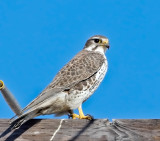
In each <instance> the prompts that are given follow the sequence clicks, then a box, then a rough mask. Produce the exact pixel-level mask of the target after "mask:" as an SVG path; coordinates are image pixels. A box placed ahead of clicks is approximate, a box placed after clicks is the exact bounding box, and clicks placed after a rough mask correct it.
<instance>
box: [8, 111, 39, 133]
mask: <svg viewBox="0 0 160 141" xmlns="http://www.w3.org/2000/svg"><path fill="white" fill-rule="evenodd" d="M36 116H39V114H38V110H37V109H36V110H34V111H31V112H27V113H25V114H23V115H21V116H20V117H18V118H17V119H15V120H14V121H13V122H12V123H11V129H12V130H13V129H18V128H19V127H20V126H21V125H22V124H24V123H25V122H26V121H28V120H29V119H32V118H34V117H36Z"/></svg>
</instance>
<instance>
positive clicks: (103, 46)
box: [84, 35, 109, 53]
mask: <svg viewBox="0 0 160 141" xmlns="http://www.w3.org/2000/svg"><path fill="white" fill-rule="evenodd" d="M107 48H108V49H109V41H108V38H106V37H105V36H101V35H95V36H92V37H91V38H89V39H88V40H87V42H86V44H85V46H84V49H85V50H88V51H97V52H100V53H105V52H106V50H107Z"/></svg>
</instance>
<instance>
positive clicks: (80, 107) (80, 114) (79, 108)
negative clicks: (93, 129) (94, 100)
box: [78, 106, 93, 120]
mask: <svg viewBox="0 0 160 141" xmlns="http://www.w3.org/2000/svg"><path fill="white" fill-rule="evenodd" d="M78 111H79V119H88V120H92V119H93V117H92V116H90V115H87V116H85V115H84V113H83V110H82V106H79V107H78Z"/></svg>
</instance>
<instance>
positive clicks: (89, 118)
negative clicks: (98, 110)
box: [86, 114, 94, 120]
mask: <svg viewBox="0 0 160 141" xmlns="http://www.w3.org/2000/svg"><path fill="white" fill-rule="evenodd" d="M86 116H88V120H94V117H93V116H91V115H89V114H87V115H86Z"/></svg>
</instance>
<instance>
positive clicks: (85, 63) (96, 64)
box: [23, 50, 105, 111]
mask: <svg viewBox="0 0 160 141" xmlns="http://www.w3.org/2000/svg"><path fill="white" fill-rule="evenodd" d="M104 61H105V58H104V56H103V55H102V54H100V53H95V52H92V51H86V50H82V51H81V52H79V53H78V54H77V55H76V56H75V57H74V58H73V59H72V60H71V61H70V62H69V63H68V64H66V65H65V66H64V67H63V68H62V69H61V70H60V71H59V72H58V74H57V75H56V76H55V78H54V79H53V80H52V82H51V83H50V84H49V85H48V86H47V87H46V88H45V89H44V90H43V91H42V92H41V94H40V95H39V96H38V97H37V98H35V99H34V100H33V101H32V102H31V103H30V104H28V105H27V106H26V107H25V108H24V109H23V111H26V110H28V109H31V108H35V106H36V105H39V104H40V103H43V102H44V101H46V100H47V99H48V98H50V97H52V96H54V95H55V94H57V93H58V92H61V91H64V90H66V89H70V88H72V87H73V86H75V85H76V84H77V83H79V82H81V81H83V80H86V79H87V78H89V77H91V76H92V75H94V74H95V73H96V72H97V71H98V70H99V69H100V67H101V66H102V64H103V62H104Z"/></svg>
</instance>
